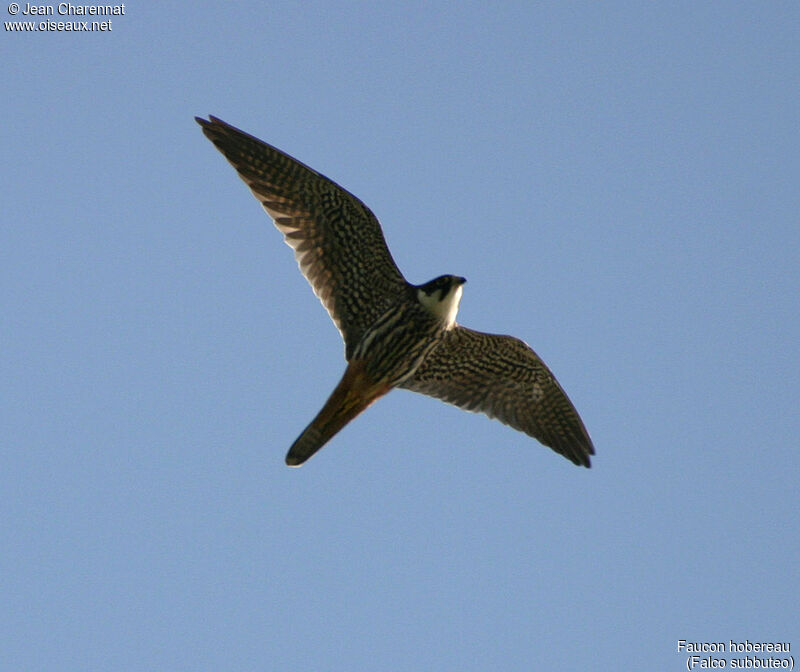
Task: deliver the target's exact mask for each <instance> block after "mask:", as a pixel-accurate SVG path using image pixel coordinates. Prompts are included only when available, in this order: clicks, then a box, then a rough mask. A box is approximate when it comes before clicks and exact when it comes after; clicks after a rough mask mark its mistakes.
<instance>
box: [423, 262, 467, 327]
mask: <svg viewBox="0 0 800 672" xmlns="http://www.w3.org/2000/svg"><path fill="white" fill-rule="evenodd" d="M466 281H467V280H466V278H461V277H459V276H457V275H440V276H439V277H438V278H434V279H433V280H431V281H430V282H426V283H425V284H424V285H418V286H417V299H418V300H419V302H420V303H421V304H422V305H423V306H425V308H427V309H428V310H429V311H431V312H432V313H433V314H434V315H436V317H438V318H439V319H440V320H442V321H443V322H444V323H445V328H446V329H450V328H451V327H452V326H453V325H454V324H455V322H456V314H457V313H458V304H459V302H460V301H461V291H462V285H463V284H464V283H465V282H466Z"/></svg>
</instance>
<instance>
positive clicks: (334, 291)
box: [196, 117, 594, 467]
mask: <svg viewBox="0 0 800 672" xmlns="http://www.w3.org/2000/svg"><path fill="white" fill-rule="evenodd" d="M196 120H197V122H198V123H199V124H200V126H201V127H202V129H203V133H204V134H205V136H206V137H207V138H208V139H209V140H210V141H211V142H213V143H214V145H215V146H216V147H217V149H218V150H219V151H220V152H222V154H223V155H224V156H225V158H226V159H228V161H229V162H230V163H231V165H232V166H233V167H234V168H235V169H236V171H237V172H238V173H239V177H241V178H242V180H244V182H245V183H246V184H247V186H248V187H250V191H252V193H253V195H254V196H255V197H256V198H257V199H258V201H259V202H260V203H261V205H262V206H263V207H264V209H265V210H266V211H267V214H268V215H269V216H270V217H271V218H272V219H273V221H274V222H275V226H276V227H277V228H278V230H279V231H280V232H281V233H282V234H283V236H284V239H285V242H286V243H287V244H288V245H289V246H290V247H292V248H293V249H294V253H295V257H296V259H297V263H298V265H299V266H300V270H301V271H302V273H303V275H304V276H305V277H306V279H307V280H308V282H309V284H310V285H311V287H312V289H313V290H314V293H315V294H316V295H317V297H319V299H320V301H321V302H322V305H323V306H325V308H326V309H327V310H328V313H329V314H330V316H331V318H332V319H333V322H334V324H335V325H336V326H337V328H338V329H339V332H340V333H341V336H342V339H343V340H344V346H345V360H346V361H347V367H346V368H345V371H344V375H343V376H342V379H341V380H340V381H339V384H338V385H337V386H336V388H335V389H334V390H333V393H332V394H331V396H330V398H329V399H328V401H327V402H326V403H325V405H324V406H323V407H322V410H321V411H320V412H319V413H318V414H317V416H316V417H315V418H314V419H313V420H312V421H311V424H309V425H308V427H306V428H305V429H304V430H303V432H302V433H301V434H300V436H299V437H298V438H297V440H296V441H295V442H294V443H293V444H292V446H291V448H290V449H289V452H288V454H287V455H286V464H287V465H289V466H293V467H296V466H300V465H301V464H303V463H304V462H305V461H306V460H308V458H310V457H311V456H312V455H313V454H314V453H316V452H317V451H318V450H319V449H320V448H322V447H323V446H324V445H325V444H326V443H327V442H328V441H329V440H330V439H331V438H332V437H333V436H334V435H335V434H336V433H337V432H338V431H339V430H341V429H342V428H343V427H344V426H345V425H346V424H347V423H348V422H350V421H351V420H352V419H353V418H355V417H356V416H357V415H358V414H359V413H361V412H362V411H363V410H365V409H366V408H367V407H368V406H369V405H370V404H372V403H373V402H374V401H376V400H377V399H379V398H380V397H382V396H383V395H385V394H386V393H387V392H389V391H390V390H392V389H394V388H396V387H399V388H402V389H406V390H412V391H414V392H420V393H422V394H426V395H429V396H431V397H436V398H438V399H441V400H442V401H445V402H448V403H450V404H454V405H456V406H459V407H461V408H463V409H465V410H468V411H473V412H480V413H484V414H486V415H488V416H489V417H490V418H496V419H498V420H500V421H501V422H503V423H505V424H506V425H510V426H511V427H513V428H514V429H517V430H519V431H521V432H524V433H525V434H528V435H529V436H532V437H534V438H535V439H538V440H539V441H540V442H541V443H543V444H544V445H545V446H548V447H550V448H552V449H553V450H554V451H556V452H557V453H560V454H561V455H563V456H564V457H566V458H567V459H568V460H571V461H572V462H574V463H575V464H577V465H582V466H584V467H589V466H590V461H589V456H590V455H594V447H593V446H592V441H591V439H590V438H589V434H588V433H587V431H586V428H585V427H584V425H583V422H582V421H581V419H580V417H579V415H578V412H577V411H576V410H575V407H574V406H573V405H572V402H570V400H569V398H568V397H567V395H566V394H565V393H564V390H563V389H561V386H560V385H559V384H558V381H556V379H555V377H554V376H553V374H552V373H551V372H550V369H548V368H547V366H546V365H545V364H544V362H543V361H542V360H541V359H540V358H539V357H538V356H537V354H536V353H535V352H534V351H533V350H532V349H531V348H530V347H529V346H528V345H527V344H526V343H524V342H523V341H521V340H519V339H518V338H514V337H512V336H498V335H495V334H486V333H483V332H480V331H474V330H472V329H468V328H466V327H462V326H461V325H459V324H458V323H457V322H456V313H457V312H458V306H459V302H460V301H461V293H462V289H463V285H464V283H465V282H466V280H465V279H464V278H462V277H460V276H456V275H442V276H439V277H438V278H435V279H434V280H431V281H430V282H426V283H425V284H423V285H413V284H411V283H409V282H408V281H406V279H405V278H404V277H403V274H402V273H401V272H400V270H399V269H398V268H397V265H396V264H395V263H394V260H393V259H392V255H391V254H390V252H389V248H388V247H387V245H386V241H385V239H384V237H383V232H382V231H381V226H380V223H379V222H378V219H377V218H376V217H375V215H373V214H372V211H371V210H370V209H369V208H368V207H367V206H366V205H364V203H362V202H361V201H360V200H359V199H358V198H356V197H355V196H353V194H351V193H349V192H348V191H346V190H345V189H343V188H342V187H340V186H339V185H338V184H336V183H335V182H333V181H332V180H330V179H328V178H327V177H325V176H324V175H322V174H320V173H318V172H317V171H316V170H314V169H312V168H309V167H308V166H306V165H304V164H302V163H300V162H299V161H297V160H296V159H293V158H292V157H291V156H289V155H288V154H285V153H284V152H282V151H280V150H279V149H276V148H275V147H272V146H271V145H268V144H267V143H265V142H262V141H261V140H258V139H257V138H255V137H253V136H252V135H248V134H247V133H244V132H243V131H240V130H239V129H237V128H235V127H233V126H231V125H230V124H227V123H225V122H224V121H222V120H221V119H217V118H216V117H209V119H202V118H200V117H196Z"/></svg>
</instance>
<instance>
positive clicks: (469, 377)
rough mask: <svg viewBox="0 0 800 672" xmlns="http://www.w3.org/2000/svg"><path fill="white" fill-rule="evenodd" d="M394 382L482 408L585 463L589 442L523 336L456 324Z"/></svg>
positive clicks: (467, 407)
mask: <svg viewBox="0 0 800 672" xmlns="http://www.w3.org/2000/svg"><path fill="white" fill-rule="evenodd" d="M400 387H403V388H405V389H408V390H412V391H414V392H419V393H421V394H426V395H428V396H431V397H436V398H437V399H441V400H442V401H446V402H447V403H450V404H454V405H456V406H459V407H460V408H463V409H465V410H467V411H473V412H478V413H484V414H486V415H488V416H489V417H490V418H496V419H498V420H500V422H502V423H504V424H506V425H510V426H511V427H513V428H514V429H517V430H519V431H521V432H524V433H525V434H528V435H529V436H532V437H534V438H535V439H538V440H539V441H540V442H541V443H543V444H544V445H545V446H548V447H550V448H552V449H553V450H555V451H556V452H557V453H560V454H561V455H563V456H564V457H566V458H567V459H569V460H571V461H572V462H574V463H575V464H578V465H583V466H585V467H589V466H591V465H590V460H589V456H590V455H594V447H593V446H592V440H591V439H590V438H589V434H588V432H587V431H586V428H585V427H584V425H583V422H582V421H581V419H580V416H579V415H578V412H577V411H576V410H575V407H574V406H573V405H572V402H571V401H570V400H569V398H568V397H567V395H566V394H565V392H564V390H563V389H562V388H561V386H560V385H559V384H558V381H557V380H556V379H555V376H553V374H552V373H551V371H550V369H548V368H547V366H546V365H545V363H544V362H543V361H542V360H541V359H540V358H539V356H538V355H537V354H536V353H535V352H534V351H533V350H532V349H531V348H530V347H529V346H528V345H527V344H526V343H524V342H523V341H521V340H519V339H518V338H514V337H512V336H498V335H495V334H485V333H483V332H479V331H474V330H472V329H467V328H466V327H462V326H456V327H455V328H453V329H451V330H450V331H448V332H447V334H446V335H445V338H444V340H443V341H442V343H441V344H440V345H438V346H437V347H436V349H434V350H433V351H432V352H431V353H430V354H429V355H428V356H427V357H426V358H425V360H424V361H423V362H422V364H421V365H420V367H419V368H418V369H417V370H416V372H415V373H414V374H413V375H412V376H411V378H409V379H407V380H406V381H404V382H403V383H402V384H401V385H400Z"/></svg>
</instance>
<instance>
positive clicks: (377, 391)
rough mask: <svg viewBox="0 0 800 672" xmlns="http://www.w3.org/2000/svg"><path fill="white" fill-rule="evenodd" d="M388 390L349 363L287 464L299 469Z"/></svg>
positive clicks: (291, 450)
mask: <svg viewBox="0 0 800 672" xmlns="http://www.w3.org/2000/svg"><path fill="white" fill-rule="evenodd" d="M390 389H391V388H390V386H389V385H387V384H386V383H374V382H371V381H370V380H369V379H368V378H367V376H366V373H365V370H364V366H363V362H361V361H353V362H350V364H348V366H347V369H346V370H345V372H344V375H343V376H342V379H341V380H340V381H339V384H338V385H337V386H336V389H335V390H334V391H333V393H332V394H331V396H330V397H329V398H328V401H327V402H325V405H324V406H323V407H322V410H321V411H320V412H319V413H318V414H317V417H316V418H314V419H313V420H312V421H311V424H310V425H309V426H308V427H306V428H305V430H303V433H302V434H301V435H300V436H299V437H297V440H296V441H295V442H294V443H293V444H292V447H291V448H289V452H288V453H287V454H286V464H288V465H289V466H290V467H299V466H300V465H301V464H303V462H305V461H306V460H307V459H308V458H309V457H311V456H312V455H313V454H314V453H316V452H317V451H318V450H319V449H320V448H322V446H324V445H325V444H326V443H327V442H328V441H330V440H331V439H332V438H333V436H334V435H335V434H336V433H337V432H338V431H339V430H340V429H342V427H344V426H345V425H346V424H347V423H348V422H350V421H351V420H352V419H353V418H355V417H356V416H357V415H358V414H359V413H361V412H362V411H363V410H365V409H366V408H367V406H369V405H370V404H371V403H372V402H374V401H376V400H377V399H379V398H380V397H382V396H383V395H384V394H386V393H387V392H388V391H389V390H390Z"/></svg>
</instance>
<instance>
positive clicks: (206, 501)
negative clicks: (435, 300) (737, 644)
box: [0, 2, 800, 671]
mask: <svg viewBox="0 0 800 672" xmlns="http://www.w3.org/2000/svg"><path fill="white" fill-rule="evenodd" d="M23 4H24V3H23ZM3 11H4V12H5V7H4V8H3ZM15 18H18V19H19V18H23V17H21V16H17V17H15ZM10 19H11V17H10V16H9V15H8V14H7V12H6V13H5V14H4V16H3V20H4V21H5V20H10ZM799 30H800V8H798V5H797V4H796V3H794V2H766V3H743V2H729V3H704V2H702V3H696V2H693V3H668V4H666V3H614V2H609V3H548V4H534V3H500V4H498V5H495V6H491V5H488V4H486V3H475V2H464V3H458V4H455V3H452V4H448V5H445V4H443V3H438V4H437V3H434V4H430V3H394V4H378V3H355V2H353V3H319V2H309V3H287V2H273V3H261V2H243V3H192V4H191V5H190V4H189V3H173V4H172V5H169V7H167V6H166V5H163V3H131V4H126V13H125V16H120V17H115V18H114V19H113V23H112V30H111V32H105V33H53V32H49V33H46V32H35V33H28V34H21V33H13V32H10V31H7V30H4V31H3V32H4V34H3V36H2V39H0V50H2V52H1V55H2V62H3V64H4V65H3V68H2V70H1V71H0V82H1V83H2V90H3V92H4V95H3V96H2V100H1V101H0V110H2V119H3V131H2V136H3V137H2V145H3V148H4V149H3V153H2V164H3V179H2V181H0V200H1V201H2V203H3V206H2V210H3V217H2V231H1V232H0V262H1V263H0V310H2V314H3V315H4V318H5V319H4V326H3V329H2V332H1V333H2V348H0V367H1V368H0V376H2V380H3V381H4V384H3V392H2V395H3V401H2V405H0V413H2V416H0V423H1V424H0V437H1V439H0V440H1V442H2V447H1V449H0V492H1V493H2V501H3V506H2V513H0V535H1V537H0V538H1V539H2V542H1V544H0V546H1V547H2V550H0V603H2V604H3V608H2V610H0V658H2V659H3V660H4V661H5V665H6V666H7V668H6V669H9V670H11V669H13V670H23V669H24V670H54V669H58V670H111V669H114V670H156V669H158V670H197V669H217V670H228V669H230V670H256V669H287V670H292V669H296V670H299V669H309V670H311V669H313V670H331V671H338V670H358V669H382V670H383V669H385V670H407V669H420V670H426V669H429V670H434V669H436V670H488V669H503V670H531V669H592V670H612V669H613V670H616V669H620V668H624V669H640V670H644V669H649V670H680V669H686V668H685V655H681V654H679V653H678V652H677V642H678V640H679V639H686V640H690V641H720V640H723V641H727V640H729V639H734V640H743V639H749V640H750V641H790V642H792V643H793V644H795V646H800V615H798V614H800V610H798V608H797V596H798V594H800V571H799V570H798V566H800V565H798V562H797V558H798V554H799V553H800V532H799V531H798V504H797V501H798V498H797V488H798V481H800V457H799V456H798V436H800V413H798V387H799V385H800V358H798V349H797V344H798V342H800V318H798V314H800V310H798V308H799V307H800V306H798V294H799V292H798V289H799V287H798V284H800V283H799V282H798V281H799V280H800V215H798V213H800V196H799V195H798V194H800V190H799V189H798V184H799V183H800V125H798V119H799V118H800V39H798V31H799ZM209 113H210V114H214V115H217V116H219V117H221V118H223V119H225V120H226V121H229V122H230V123H232V124H234V125H236V126H239V127H240V128H242V129H244V130H246V131H248V132H250V133H252V134H254V135H256V136H258V137H260V138H263V139H264V140H266V141H268V142H270V143H272V144H274V145H276V146H278V147H280V148H282V149H284V150H285V151H287V152H288V153H290V154H292V155H293V156H296V157H297V158H299V159H300V160H302V161H304V162H305V163H308V164H309V165H311V166H313V167H314V168H316V169H318V170H320V171H321V172H323V173H325V174H327V175H329V176H330V177H331V178H333V179H334V180H336V181H337V182H339V183H340V184H342V185H343V186H345V187H346V188H348V189H349V190H351V191H352V192H353V193H355V194H356V195H358V196H359V197H360V198H362V199H363V200H364V201H365V202H366V203H367V204H369V206H370V207H371V208H372V209H373V211H374V212H375V213H376V214H377V215H378V217H379V218H380V220H381V222H382V224H383V227H384V232H385V235H386V238H387V240H388V243H389V246H390V248H391V250H392V253H393V255H394V257H395V259H396V261H397V262H398V265H399V266H400V268H401V269H402V270H403V272H404V273H405V275H406V277H407V278H408V279H409V280H410V281H412V282H417V283H419V282H424V281H427V280H429V279H431V278H433V277H434V276H436V275H439V274H441V273H454V274H458V275H464V276H466V277H467V278H468V280H469V282H468V284H467V285H466V287H465V292H464V298H463V301H462V304H461V312H460V314H459V321H460V322H461V323H463V324H465V325H467V326H470V327H473V328H476V329H482V330H487V331H493V332H499V333H509V334H513V335H515V336H518V337H520V338H523V339H524V340H525V341H527V342H528V343H530V344H531V345H532V346H533V347H534V348H535V349H536V351H537V352H538V353H539V354H540V355H541V356H542V357H543V358H544V359H545V361H546V362H547V363H548V365H549V366H550V367H551V368H552V369H553V371H554V372H555V374H556V375H557V376H558V378H559V380H560V382H561V383H562V385H563V386H564V387H565V389H566V390H567V392H568V394H569V395H570V397H571V398H572V400H573V401H574V403H575V405H576V406H577V408H578V409H579V411H580V413H581V415H582V417H583V419H584V421H585V423H586V426H587V427H588V429H589V432H590V433H591V435H592V438H593V440H594V443H595V446H596V449H597V456H596V458H595V460H594V466H593V468H592V469H591V470H585V469H579V468H577V467H575V466H573V465H572V464H571V463H569V462H568V461H566V460H565V459H563V458H561V457H560V456H558V455H556V454H555V453H553V452H551V451H550V450H548V449H546V448H543V447H542V446H540V445H539V444H538V443H536V442H535V441H533V440H532V439H530V438H528V437H526V436H524V435H523V434H520V433H517V432H514V431H512V430H510V429H509V428H507V427H504V426H503V425H501V424H499V423H497V422H494V421H490V420H489V419H487V418H485V417H483V416H478V415H472V414H468V413H464V412H463V411H460V410H458V409H456V408H453V407H450V406H446V405H444V404H442V403H441V402H438V401H435V400H433V399H427V398H425V397H422V396H417V395H414V394H412V393H409V392H405V391H396V392H393V393H391V394H389V395H388V396H387V397H386V398H384V399H382V400H381V401H380V402H379V403H377V404H376V405H375V406H373V407H372V408H370V409H369V410H368V411H367V412H366V413H365V414H364V415H363V416H361V417H359V418H358V419H357V420H356V421H354V422H353V423H352V424H351V425H349V426H348V427H346V428H345V429H344V430H343V431H342V432H341V434H339V435H338V436H336V437H335V438H334V440H333V441H331V443H330V444H329V445H328V446H326V447H325V448H324V449H323V450H322V451H321V452H320V453H319V455H317V456H316V457H315V458H314V459H313V460H312V461H311V462H309V464H308V465H306V466H304V467H303V468H301V469H298V470H291V469H288V468H286V467H285V466H284V464H283V458H284V455H285V452H286V450H287V448H288V446H289V445H290V444H291V442H292V441H293V440H294V439H295V438H296V436H297V435H298V434H299V432H300V431H301V430H302V429H303V427H305V425H306V424H307V422H308V421H309V420H310V419H311V418H312V417H313V415H314V414H315V413H316V412H317V411H318V410H319V408H320V407H321V405H322V404H323V402H324V401H325V399H326V398H327V395H328V394H329V393H330V391H331V390H332V389H333V387H334V385H335V384H336V382H337V381H338V379H339V376H340V375H341V373H342V371H343V369H344V361H343V356H342V355H343V349H342V345H341V341H340V339H339V336H338V333H337V332H336V330H335V328H334V327H333V325H332V323H331V322H330V319H329V318H328V316H327V314H326V313H325V311H324V310H323V309H322V307H321V306H320V305H319V302H318V301H317V300H316V299H315V298H314V296H313V294H312V292H311V290H310V288H309V287H308V285H307V284H306V282H305V280H304V279H303V278H302V276H301V275H300V273H299V272H298V270H297V268H296V264H295V262H294V259H293V256H292V254H291V250H290V249H289V248H287V247H286V246H285V245H284V244H283V243H282V242H281V238H280V235H279V234H278V232H277V231H276V230H275V229H274V227H273V226H272V224H271V222H270V221H269V219H268V218H267V217H266V216H265V214H264V213H263V211H262V210H261V209H260V207H259V205H258V204H257V203H256V201H255V200H254V199H253V198H252V196H251V195H250V194H249V192H248V190H247V189H246V188H245V187H244V185H243V184H242V183H241V182H240V181H239V180H238V178H237V177H236V175H235V173H234V171H233V170H232V169H231V167H230V166H229V165H228V164H227V162H226V161H224V159H223V158H222V156H221V155H219V154H218V152H217V151H216V150H215V149H214V148H213V146H212V145H211V144H210V143H209V142H208V141H207V140H206V139H205V138H204V137H203V135H202V133H201V132H200V129H199V127H198V126H197V125H196V124H195V122H194V121H193V116H195V115H206V114H209ZM729 657H730V656H729Z"/></svg>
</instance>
